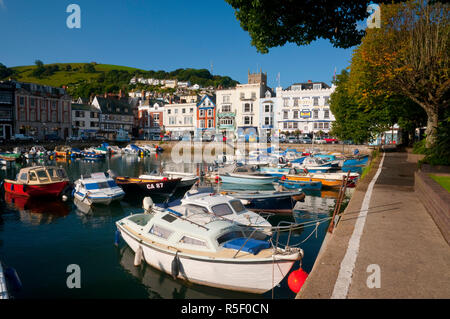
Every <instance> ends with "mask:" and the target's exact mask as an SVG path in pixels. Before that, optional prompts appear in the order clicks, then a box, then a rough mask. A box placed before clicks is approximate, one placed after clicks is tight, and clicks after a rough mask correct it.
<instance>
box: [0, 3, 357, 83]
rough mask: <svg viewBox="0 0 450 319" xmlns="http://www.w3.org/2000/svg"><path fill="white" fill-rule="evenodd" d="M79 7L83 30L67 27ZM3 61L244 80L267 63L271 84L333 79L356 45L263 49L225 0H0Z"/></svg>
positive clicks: (322, 42)
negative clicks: (200, 71) (198, 71)
mask: <svg viewBox="0 0 450 319" xmlns="http://www.w3.org/2000/svg"><path fill="white" fill-rule="evenodd" d="M72 3H74V4H78V5H79V6H80V8H81V29H69V28H67V26H66V19H67V17H68V16H69V13H66V8H67V6H68V5H69V4H72ZM0 39H1V41H0V43H1V44H0V63H3V64H5V65H6V66H8V67H11V66H18V65H30V64H34V61H35V60H36V59H40V60H42V61H43V62H44V63H56V62H92V61H95V62H97V63H105V64H117V65H125V66H132V67H137V68H141V69H145V70H165V71H172V70H175V69H177V68H188V67H192V68H206V69H210V68H211V62H212V64H213V74H219V75H228V76H230V77H232V78H233V79H235V80H237V81H239V82H241V83H246V81H247V72H248V70H249V69H250V71H251V72H256V70H259V69H260V68H262V70H263V72H267V76H268V84H269V86H272V87H274V86H276V85H277V81H276V77H277V74H278V72H279V73H280V78H281V86H283V87H287V86H289V85H290V84H292V83H294V82H303V81H307V80H312V81H324V82H326V83H328V84H331V80H332V77H333V72H334V69H335V67H336V69H337V72H338V73H339V72H340V70H342V69H343V68H346V67H347V66H348V65H349V64H350V59H351V54H352V49H337V48H333V46H332V45H331V44H330V43H329V42H327V41H325V40H318V41H316V42H314V43H312V44H311V45H309V46H303V47H298V46H296V45H293V44H288V45H285V46H283V47H278V48H273V49H271V50H270V51H269V53H268V54H260V53H258V52H257V51H256V49H255V48H254V47H252V46H251V45H250V41H251V39H250V36H249V35H248V33H247V32H245V31H244V30H242V29H241V27H240V25H239V22H238V21H237V20H236V18H235V16H234V10H233V8H232V7H231V6H230V5H229V4H228V3H226V2H225V1H224V0H198V1H196V0H194V1H185V0H178V1H176V0H166V1H153V0H69V1H66V0H39V1H30V0H28V1H26V0H0Z"/></svg>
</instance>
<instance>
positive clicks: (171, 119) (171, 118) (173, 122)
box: [169, 116, 177, 125]
mask: <svg viewBox="0 0 450 319" xmlns="http://www.w3.org/2000/svg"><path fill="white" fill-rule="evenodd" d="M169 124H170V125H175V124H177V118H176V117H175V116H171V117H169Z"/></svg>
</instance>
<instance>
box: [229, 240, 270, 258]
mask: <svg viewBox="0 0 450 319" xmlns="http://www.w3.org/2000/svg"><path fill="white" fill-rule="evenodd" d="M246 240H247V238H245V237H240V238H235V239H233V240H230V241H228V242H226V243H225V244H224V245H223V247H225V248H231V249H236V250H239V249H240V248H241V247H242V245H243V244H244V243H245V241H246ZM267 248H270V243H269V242H268V241H264V240H258V239H253V238H250V239H249V240H248V241H247V243H245V246H244V247H242V249H241V250H242V251H245V252H248V253H252V254H253V255H256V254H258V253H259V252H260V251H261V250H263V249H267Z"/></svg>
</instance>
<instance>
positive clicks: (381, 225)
mask: <svg viewBox="0 0 450 319" xmlns="http://www.w3.org/2000/svg"><path fill="white" fill-rule="evenodd" d="M406 158H407V153H401V152H398V153H397V152H395V153H384V160H381V161H382V166H381V169H380V170H378V168H379V165H378V164H377V163H375V166H374V169H372V171H371V173H370V175H369V176H367V178H365V179H364V180H363V181H362V182H361V185H358V187H357V189H356V191H355V193H354V195H353V197H352V200H351V201H350V204H349V206H348V207H347V209H346V212H345V213H344V215H343V216H342V219H341V221H340V223H339V224H338V227H337V228H336V229H335V231H334V232H333V234H332V235H331V236H330V235H328V236H327V237H326V238H325V242H324V245H323V247H322V250H321V252H320V253H319V256H318V258H317V260H316V264H315V266H314V268H313V270H312V271H311V273H310V275H309V277H308V280H307V281H306V283H305V285H304V286H303V288H302V290H301V292H300V293H299V295H298V296H297V298H387V299H396V298H450V246H449V245H448V244H447V242H446V241H445V239H444V238H443V236H442V234H441V232H440V231H439V229H438V227H437V226H436V224H435V223H434V221H433V219H432V218H431V217H430V215H429V214H428V212H427V210H426V209H425V207H424V206H423V205H422V202H421V200H420V198H418V197H417V194H416V193H415V192H414V170H415V168H416V166H417V164H415V163H409V162H407V161H406ZM379 161H380V160H379ZM377 173H378V174H377ZM374 176H375V178H376V182H375V181H374ZM371 181H374V182H372V184H373V185H370V183H371ZM371 188H373V189H372V191H371V196H370V197H369V193H370V189H371ZM367 190H369V191H367ZM366 191H367V192H366ZM364 200H365V201H366V204H367V205H368V209H366V210H363V211H362V212H361V206H362V205H363V204H364ZM377 274H379V277H376V276H377ZM377 279H379V282H378V281H377ZM368 282H369V285H368ZM369 286H372V288H369ZM377 286H379V288H377Z"/></svg>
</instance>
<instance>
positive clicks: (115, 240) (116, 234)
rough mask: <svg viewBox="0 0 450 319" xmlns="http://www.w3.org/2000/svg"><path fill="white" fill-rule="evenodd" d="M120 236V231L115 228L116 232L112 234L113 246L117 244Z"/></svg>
mask: <svg viewBox="0 0 450 319" xmlns="http://www.w3.org/2000/svg"><path fill="white" fill-rule="evenodd" d="M120 237H121V235H120V231H119V230H118V229H116V233H115V234H114V246H119V242H120Z"/></svg>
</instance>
